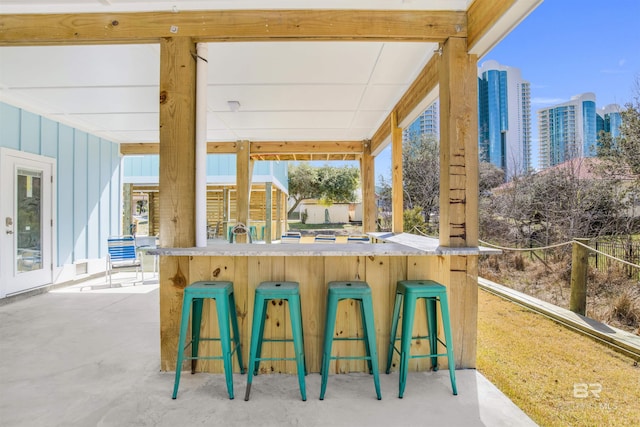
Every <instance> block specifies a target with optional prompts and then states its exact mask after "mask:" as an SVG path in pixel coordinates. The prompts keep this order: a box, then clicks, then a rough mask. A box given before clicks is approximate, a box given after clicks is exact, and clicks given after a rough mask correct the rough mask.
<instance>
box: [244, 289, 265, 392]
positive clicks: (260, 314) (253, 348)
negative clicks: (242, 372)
mask: <svg viewBox="0 0 640 427" xmlns="http://www.w3.org/2000/svg"><path fill="white" fill-rule="evenodd" d="M265 305H266V301H265V299H264V298H262V297H261V296H260V295H256V301H255V304H254V306H253V322H252V326H251V344H250V346H249V366H248V372H247V390H246V391H245V394H244V400H245V401H248V400H249V394H250V393H251V381H252V380H253V375H254V373H255V371H257V369H258V364H259V362H256V357H257V356H256V352H257V350H258V342H259V339H260V337H261V336H262V326H263V323H264V320H263V318H264V311H265V308H266V307H265ZM256 328H259V329H256ZM255 331H260V332H259V333H255Z"/></svg>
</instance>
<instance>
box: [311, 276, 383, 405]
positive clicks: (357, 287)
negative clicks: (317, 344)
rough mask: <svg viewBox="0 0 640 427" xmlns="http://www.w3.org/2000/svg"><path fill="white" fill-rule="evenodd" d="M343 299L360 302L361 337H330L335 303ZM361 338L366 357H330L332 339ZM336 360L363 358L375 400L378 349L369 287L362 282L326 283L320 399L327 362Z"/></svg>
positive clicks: (377, 377)
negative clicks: (327, 286)
mask: <svg viewBox="0 0 640 427" xmlns="http://www.w3.org/2000/svg"><path fill="white" fill-rule="evenodd" d="M344 299H353V300H356V301H359V302H360V315H361V316H362V324H363V337H361V338H360V337H334V336H333V335H334V333H333V332H334V330H335V326H336V325H335V323H336V313H337V310H338V303H339V302H340V301H341V300H344ZM354 340H358V341H364V346H365V352H366V356H332V355H331V347H332V345H333V341H354ZM338 359H349V360H354V359H364V360H366V361H367V365H368V367H369V373H372V374H373V382H374V385H375V388H376V395H377V397H378V400H380V399H382V395H381V394H380V379H379V374H378V348H377V347H376V329H375V326H374V321H373V302H372V299H371V288H370V287H369V285H368V284H367V283H366V282H360V281H352V282H329V291H328V293H327V314H326V318H325V326H324V346H323V351H322V367H321V374H322V385H321V388H320V400H324V394H325V391H326V389H327V378H328V376H329V365H330V363H331V361H332V360H338Z"/></svg>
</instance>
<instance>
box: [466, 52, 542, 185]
mask: <svg viewBox="0 0 640 427" xmlns="http://www.w3.org/2000/svg"><path fill="white" fill-rule="evenodd" d="M478 145H479V154H480V160H481V161H484V162H491V163H493V164H494V165H495V166H497V167H499V168H501V169H502V170H504V171H505V176H506V178H507V180H509V179H510V178H512V177H514V176H517V175H521V174H523V173H525V172H527V171H528V170H530V169H531V168H532V165H531V88H530V85H529V82H527V81H525V80H523V79H522V74H521V72H520V70H519V69H518V68H514V67H508V66H504V65H500V64H499V63H498V62H496V61H486V62H484V63H483V64H482V66H481V67H480V69H479V70H478Z"/></svg>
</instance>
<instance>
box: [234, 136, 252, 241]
mask: <svg viewBox="0 0 640 427" xmlns="http://www.w3.org/2000/svg"><path fill="white" fill-rule="evenodd" d="M250 195H251V160H250V157H249V141H240V142H238V146H237V151H236V224H238V223H242V224H244V225H246V226H247V227H249V197H250ZM236 238H237V240H236V241H237V242H238V243H245V242H248V241H249V240H248V238H247V235H246V234H238V235H237V236H236Z"/></svg>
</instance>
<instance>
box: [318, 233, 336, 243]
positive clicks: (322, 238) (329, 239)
mask: <svg viewBox="0 0 640 427" xmlns="http://www.w3.org/2000/svg"><path fill="white" fill-rule="evenodd" d="M313 241H314V242H315V243H335V242H336V236H334V235H333V234H318V235H316V236H315V237H314V239H313Z"/></svg>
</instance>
